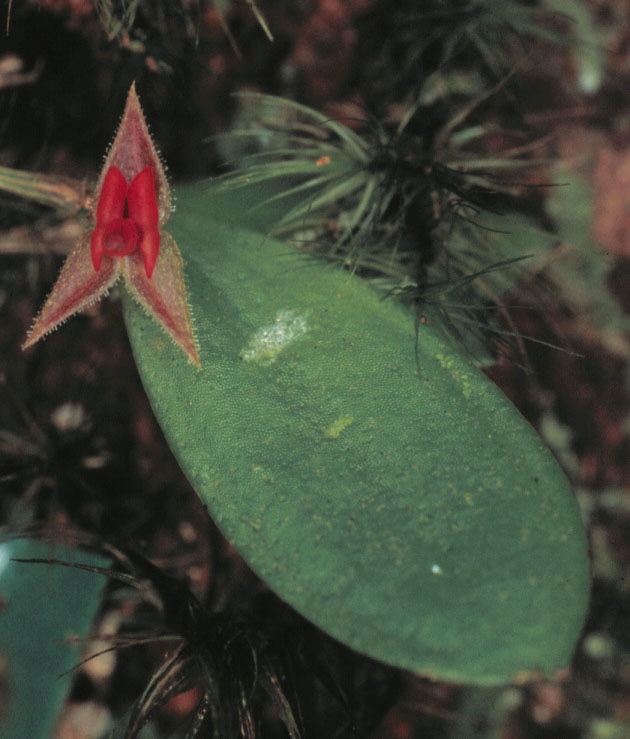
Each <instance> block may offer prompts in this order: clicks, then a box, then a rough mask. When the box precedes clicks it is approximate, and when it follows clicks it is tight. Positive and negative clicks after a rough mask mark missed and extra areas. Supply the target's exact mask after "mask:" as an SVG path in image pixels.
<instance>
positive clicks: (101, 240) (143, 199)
mask: <svg viewBox="0 0 630 739" xmlns="http://www.w3.org/2000/svg"><path fill="white" fill-rule="evenodd" d="M90 248H91V254H92V264H93V265H94V269H95V270H96V271H97V272H98V270H99V269H100V268H101V262H102V260H103V256H104V255H106V256H108V257H113V258H121V257H126V256H129V255H130V254H133V252H134V251H136V249H138V250H139V251H140V253H141V254H142V259H143V261H144V268H145V271H146V275H147V277H149V278H151V275H152V274H153V270H154V269H155V263H156V262H157V258H158V254H159V251H160V230H159V217H158V203H157V194H156V190H155V181H154V178H153V169H152V168H151V167H145V168H144V169H143V170H141V171H140V172H138V174H137V175H136V176H135V177H134V178H133V179H132V180H131V182H130V183H129V185H127V180H126V179H125V176H124V175H123V173H122V172H121V171H120V169H119V168H118V167H110V168H109V169H108V170H107V174H106V175H105V179H104V180H103V185H102V187H101V192H100V195H99V199H98V204H97V206H96V225H95V227H94V230H93V231H92V235H91V238H90Z"/></svg>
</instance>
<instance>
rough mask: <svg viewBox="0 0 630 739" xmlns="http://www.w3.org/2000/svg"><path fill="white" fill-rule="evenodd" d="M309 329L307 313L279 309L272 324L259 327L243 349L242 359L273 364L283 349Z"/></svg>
mask: <svg viewBox="0 0 630 739" xmlns="http://www.w3.org/2000/svg"><path fill="white" fill-rule="evenodd" d="M307 331H308V324H307V321H306V316H305V315H301V314H299V313H296V312H295V311H293V310H281V311H278V312H277V313H276V317H275V320H274V322H273V323H272V324H270V325H268V326H263V327H262V328H260V329H258V331H256V333H255V334H254V335H253V336H252V337H251V338H250V340H249V343H248V344H247V346H246V347H245V348H244V349H243V350H242V351H241V355H240V356H241V359H244V360H245V361H246V362H257V363H258V364H262V365H268V364H273V362H275V361H276V359H277V358H278V355H279V354H280V352H281V351H282V350H283V349H285V348H286V347H287V346H288V345H289V344H291V343H292V342H293V341H295V339H297V338H298V337H300V336H303V335H304V334H305V333H306V332H307Z"/></svg>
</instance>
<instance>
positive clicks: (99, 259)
mask: <svg viewBox="0 0 630 739" xmlns="http://www.w3.org/2000/svg"><path fill="white" fill-rule="evenodd" d="M95 202H96V207H95V208H94V209H93V213H92V221H93V223H92V227H91V229H89V230H87V231H86V232H85V233H84V235H83V236H82V238H81V240H80V241H79V243H78V244H77V245H76V246H75V247H74V248H73V249H72V251H71V252H70V254H69V255H68V258H67V259H66V261H65V263H64V265H63V267H62V269H61V273H60V274H59V278H58V279H57V282H56V283H55V285H54V287H53V289H52V291H51V293H50V295H49V296H48V299H47V300H46V302H45V304H44V307H43V308H42V310H41V312H40V314H39V315H38V317H37V319H36V320H35V323H34V324H33V327H32V329H31V331H30V332H29V334H28V337H27V339H26V342H25V343H24V346H23V349H26V348H28V347H30V346H32V345H33V344H35V343H36V342H37V341H39V340H40V339H41V338H43V337H44V336H46V335H47V334H49V333H50V332H51V331H53V330H54V329H55V328H57V326H59V325H60V324H61V323H63V322H64V321H65V320H66V319H67V318H69V317H70V316H72V315H73V314H74V313H76V312H77V311H80V310H83V309H84V308H86V307H87V306H89V305H91V304H92V303H94V302H95V301H97V300H99V299H100V298H102V297H103V295H105V294H106V293H107V292H108V290H109V289H110V288H111V287H112V286H113V285H114V284H115V283H116V282H117V281H118V280H119V279H120V278H121V277H122V279H123V280H124V283H125V287H126V288H127V289H128V290H129V292H130V293H131V295H132V296H133V297H134V298H135V299H136V300H137V301H138V302H139V303H140V305H141V306H142V307H143V308H144V309H145V310H146V311H147V313H148V314H149V315H150V316H151V317H152V318H154V319H155V320H156V321H157V322H158V323H159V324H160V325H161V326H162V328H163V329H164V330H165V331H166V332H167V333H168V334H169V336H170V337H171V338H172V339H173V341H174V342H175V344H177V346H179V347H180V349H181V350H182V351H183V352H184V353H185V354H186V355H187V357H188V358H189V359H190V361H191V362H192V363H193V364H194V365H196V366H197V367H199V366H201V365H200V361H199V355H198V353H197V345H196V342H195V337H194V333H193V327H192V320H191V316H190V310H189V307H188V300H187V297H186V287H185V284H184V270H183V264H182V258H181V255H180V252H179V248H178V246H177V244H176V243H175V240H174V239H173V237H172V236H171V235H170V234H169V233H167V232H166V231H164V230H163V228H164V226H165V225H166V223H167V221H168V219H169V217H170V214H171V193H170V190H169V186H168V182H167V179H166V174H165V172H164V167H163V166H162V162H161V161H160V157H159V155H158V153H157V150H156V148H155V145H154V144H153V141H152V140H151V136H150V134H149V130H148V128H147V124H146V122H145V119H144V115H143V113H142V108H141V107H140V102H139V100H138V96H137V95H136V90H135V86H133V85H132V87H131V89H130V91H129V95H128V96H127V103H126V105H125V112H124V114H123V117H122V121H121V123H120V126H119V128H118V132H117V133H116V137H115V138H114V142H113V144H112V146H111V148H110V150H109V153H108V154H107V157H106V159H105V164H104V166H103V170H102V172H101V175H100V178H99V181H98V184H97V188H96V197H95Z"/></svg>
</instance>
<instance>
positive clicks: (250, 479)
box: [125, 184, 589, 685]
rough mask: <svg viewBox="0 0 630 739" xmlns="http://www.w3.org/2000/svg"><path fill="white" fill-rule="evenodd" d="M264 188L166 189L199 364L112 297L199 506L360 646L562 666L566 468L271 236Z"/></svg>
mask: <svg viewBox="0 0 630 739" xmlns="http://www.w3.org/2000/svg"><path fill="white" fill-rule="evenodd" d="M260 199H261V194H260V189H259V188H256V187H253V188H250V189H249V190H248V189H247V188H241V189H238V190H235V191H232V192H225V191H224V192H220V191H219V190H217V188H216V187H212V186H209V185H201V184H200V185H195V186H190V187H188V188H185V189H182V190H181V191H180V192H179V193H178V208H177V212H176V214H175V216H174V217H173V219H172V221H171V223H170V226H171V227H172V231H173V234H174V236H175V238H177V240H178V242H179V244H180V246H181V248H182V252H183V254H184V258H185V261H186V266H187V274H188V288H189V294H190V300H191V304H192V305H191V307H192V310H193V313H194V315H195V318H196V323H197V334H198V338H199V344H200V350H201V361H202V364H203V369H202V370H201V371H196V370H195V369H193V368H192V367H191V366H189V365H187V364H186V363H185V362H183V361H181V359H180V357H179V356H178V355H177V352H176V350H175V349H174V348H173V347H172V346H170V345H169V343H168V342H166V341H165V340H164V337H163V335H162V334H161V333H160V332H159V330H156V329H155V327H154V326H153V325H151V322H150V321H149V320H148V319H147V318H146V316H144V315H143V314H142V311H141V310H139V309H138V308H137V306H135V305H134V304H133V303H132V302H131V301H126V305H125V314H126V320H127V323H128V328H129V332H130V336H131V340H132V344H133V348H134V352H135V355H136V359H137V363H138V366H139V368H140V371H141V374H142V377H143V381H144V383H145V387H146V390H147V392H148V394H149V397H150V399H151V401H152V404H153V407H154V409H155V412H156V414H157V416H158V418H159V420H160V422H161V424H162V426H163V428H164V431H165V433H166V436H167V438H168V441H169V443H170V445H171V448H172V449H173V451H174V452H175V454H176V456H177V457H178V459H179V461H180V463H181V465H182V466H183V468H184V470H185V471H186V473H187V475H188V476H189V478H190V480H191V482H192V483H193V485H194V486H195V488H196V490H197V491H198V493H199V494H200V496H201V497H202V499H203V500H204V501H205V502H206V503H207V504H208V507H209V510H210V512H211V514H212V516H213V517H214V518H215V520H216V521H217V523H218V524H219V526H220V527H221V528H222V529H223V531H224V533H225V534H226V535H227V536H228V538H229V539H230V540H231V541H232V542H233V543H234V544H235V545H236V546H237V547H238V548H239V550H240V551H241V553H242V554H243V555H244V556H245V558H246V559H247V561H248V562H249V564H250V565H251V566H252V567H253V568H254V570H255V571H256V572H257V573H258V574H259V575H260V576H261V577H262V578H263V579H265V580H266V582H267V583H268V584H269V585H270V586H271V587H272V588H273V589H274V590H275V591H276V592H277V593H278V594H279V595H280V597H281V598H283V599H284V600H286V601H287V602H288V603H289V604H290V605H292V606H293V607H294V608H296V609H297V610H298V611H300V612H301V613H302V614H303V615H305V616H306V617H307V618H309V619H310V620H312V621H313V622H314V623H315V624H317V625H318V626H319V627H321V628H322V629H324V630H325V631H327V632H328V633H330V634H331V635H333V636H334V637H336V638H337V639H339V640H341V641H343V642H344V643H346V644H348V645H349V646H351V647H353V648H354V649H356V650H358V651H361V652H364V653H366V654H368V655H371V656H372V657H375V658H377V659H380V660H383V661H385V662H388V663H390V664H394V665H397V666H400V667H404V668H408V669H411V670H414V671H418V672H421V673H424V674H427V675H430V676H432V677H435V678H442V679H450V680H456V681H470V682H476V683H480V684H488V685H490V684H497V683H504V682H508V681H510V680H512V679H514V678H515V677H516V676H518V675H520V676H523V675H531V674H532V673H535V672H537V671H542V672H544V673H547V674H549V673H552V672H553V671H554V670H555V669H557V668H559V667H562V666H563V665H566V664H567V663H568V661H569V660H570V657H571V652H572V650H573V646H574V643H575V640H576V638H577V636H578V634H579V631H580V628H581V625H582V621H583V618H584V612H585V608H586V600H587V596H588V580H589V573H588V563H587V556H586V541H585V537H584V533H583V531H582V527H581V524H580V519H579V515H578V511H577V508H576V505H575V502H574V500H573V497H572V494H571V490H570V488H569V486H568V483H567V481H566V479H565V478H564V476H563V474H562V472H561V471H560V470H559V468H558V467H557V465H556V463H555V462H554V460H553V459H552V457H551V456H550V454H549V453H548V451H547V450H546V449H545V448H544V446H543V444H542V442H541V441H540V440H539V438H538V437H537V436H536V435H535V434H534V432H533V431H532V429H531V428H530V427H529V426H528V425H527V424H526V423H525V422H524V421H523V419H522V418H521V417H520V416H519V414H518V413H517V412H516V411H515V409H514V408H513V407H512V406H511V405H510V403H508V402H507V401H506V400H505V398H504V397H503V396H502V395H501V394H500V392H499V391H498V390H497V389H496V388H495V387H494V386H492V385H491V384H490V383H489V382H488V381H487V380H486V379H485V378H484V377H483V376H482V375H480V374H478V373H477V372H476V370H474V369H473V368H472V367H471V366H470V365H469V364H468V363H467V362H465V361H464V360H463V359H462V358H461V357H460V356H459V355H458V354H457V353H456V352H453V351H452V349H450V348H449V347H448V345H447V344H445V343H444V341H443V340H441V339H440V338H439V336H437V335H436V334H435V332H434V331H433V330H432V329H431V327H430V326H424V325H421V326H419V327H418V336H417V350H416V352H414V341H413V337H414V321H413V318H412V316H411V315H410V314H409V313H407V312H406V311H405V310H404V309H403V308H402V307H401V306H399V305H397V304H396V302H395V301H389V300H382V299H380V298H379V296H378V295H377V294H376V293H375V292H374V291H373V290H372V289H371V288H370V287H368V286H367V285H366V284H364V283H362V282H361V281H359V280H358V279H356V278H355V277H353V276H352V275H350V274H347V273H344V272H342V271H340V270H337V269H333V268H330V267H326V266H325V265H322V264H321V262H319V261H317V260H314V259H312V258H309V257H307V256H305V255H301V254H298V253H296V252H295V251H294V250H292V249H290V248H288V247H286V246H284V245H282V244H280V243H279V242H277V241H274V240H273V239H271V238H269V237H267V236H265V235H264V232H265V231H266V230H268V228H269V227H270V226H271V225H272V224H273V221H274V219H275V220H277V218H278V217H279V215H278V211H279V210H280V208H279V207H278V201H276V200H273V199H267V207H266V208H264V209H256V208H253V207H252V206H253V204H254V203H256V202H258V201H259V200H260ZM263 199H264V197H263ZM274 209H275V210H274ZM237 224H238V225H237ZM245 224H247V225H249V226H250V227H251V228H252V229H254V230H246V229H245V228H244V227H243V226H244V225H245Z"/></svg>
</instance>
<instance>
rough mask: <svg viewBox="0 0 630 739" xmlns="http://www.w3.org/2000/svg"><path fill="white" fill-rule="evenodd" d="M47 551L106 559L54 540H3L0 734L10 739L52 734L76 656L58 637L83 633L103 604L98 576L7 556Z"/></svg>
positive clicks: (67, 557) (72, 558)
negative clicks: (0, 710) (0, 707)
mask: <svg viewBox="0 0 630 739" xmlns="http://www.w3.org/2000/svg"><path fill="white" fill-rule="evenodd" d="M48 557H54V558H55V559H61V560H63V561H65V562H68V563H72V562H83V563H87V564H91V565H94V566H103V564H104V562H103V558H102V557H95V556H94V555H88V554H86V553H85V552H79V551H77V550H74V549H68V548H67V547H62V546H59V545H56V544H52V543H48V544H46V543H41V542H36V541H29V540H14V541H9V542H3V543H1V544H0V593H1V594H2V603H3V607H2V611H1V612H0V662H1V664H2V676H1V678H0V679H1V680H2V683H3V684H2V686H1V690H2V697H3V707H2V713H1V714H0V735H2V736H5V737H11V739H33V737H48V736H50V735H51V732H52V729H53V726H54V723H55V721H56V719H57V718H58V716H59V711H60V709H61V706H62V703H63V700H64V698H65V696H66V694H67V692H68V690H69V687H70V683H71V680H72V673H68V671H69V670H71V669H72V667H73V665H74V664H76V662H77V660H78V657H79V653H78V650H77V647H76V645H70V644H67V643H64V641H63V640H66V639H69V640H72V639H76V638H77V637H85V636H87V634H88V632H89V629H90V625H91V622H92V619H93V618H94V616H95V614H96V610H97V608H98V605H99V603H100V597H101V589H102V587H103V581H102V580H101V579H100V578H98V577H95V576H94V575H93V574H91V573H86V572H82V571H80V570H78V569H73V568H71V567H58V566H49V567H47V566H46V565H42V564H34V563H27V562H13V561H11V560H12V559H13V558H15V559H23V558H28V559H30V558H48ZM5 701H6V703H5Z"/></svg>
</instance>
